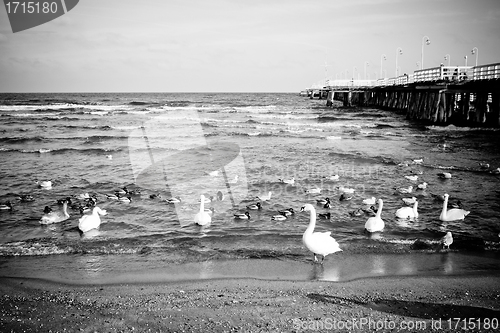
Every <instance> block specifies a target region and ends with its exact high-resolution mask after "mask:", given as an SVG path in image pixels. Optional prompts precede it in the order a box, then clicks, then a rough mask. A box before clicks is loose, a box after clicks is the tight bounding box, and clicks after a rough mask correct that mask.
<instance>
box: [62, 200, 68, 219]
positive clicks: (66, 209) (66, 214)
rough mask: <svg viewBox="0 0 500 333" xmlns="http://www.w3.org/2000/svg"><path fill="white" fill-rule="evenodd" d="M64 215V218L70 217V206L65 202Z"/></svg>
mask: <svg viewBox="0 0 500 333" xmlns="http://www.w3.org/2000/svg"><path fill="white" fill-rule="evenodd" d="M63 214H64V216H66V217H68V216H69V214H68V204H67V203H66V202H65V203H63Z"/></svg>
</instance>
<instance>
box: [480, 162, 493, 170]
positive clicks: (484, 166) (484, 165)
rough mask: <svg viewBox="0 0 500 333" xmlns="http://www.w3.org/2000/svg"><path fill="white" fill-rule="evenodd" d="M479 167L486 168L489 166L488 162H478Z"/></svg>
mask: <svg viewBox="0 0 500 333" xmlns="http://www.w3.org/2000/svg"><path fill="white" fill-rule="evenodd" d="M479 167H480V168H481V169H482V170H487V169H489V168H490V164H489V163H482V162H479Z"/></svg>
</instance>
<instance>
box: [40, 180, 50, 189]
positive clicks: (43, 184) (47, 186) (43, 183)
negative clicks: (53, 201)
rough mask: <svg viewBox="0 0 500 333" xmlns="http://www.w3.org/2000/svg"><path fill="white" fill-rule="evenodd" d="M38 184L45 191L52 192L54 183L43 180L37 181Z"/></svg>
mask: <svg viewBox="0 0 500 333" xmlns="http://www.w3.org/2000/svg"><path fill="white" fill-rule="evenodd" d="M36 183H37V184H38V186H40V187H41V188H43V189H45V190H50V189H51V188H52V181H50V180H43V181H41V182H39V181H37V182H36Z"/></svg>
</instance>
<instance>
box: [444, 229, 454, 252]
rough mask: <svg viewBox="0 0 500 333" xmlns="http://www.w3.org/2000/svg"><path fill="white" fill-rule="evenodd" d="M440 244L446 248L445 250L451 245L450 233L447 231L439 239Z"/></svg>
mask: <svg viewBox="0 0 500 333" xmlns="http://www.w3.org/2000/svg"><path fill="white" fill-rule="evenodd" d="M441 243H442V244H443V247H446V248H447V249H449V248H450V245H451V244H452V243H453V236H452V235H451V232H449V231H448V232H447V233H446V235H444V237H443V238H441Z"/></svg>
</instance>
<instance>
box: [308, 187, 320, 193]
mask: <svg viewBox="0 0 500 333" xmlns="http://www.w3.org/2000/svg"><path fill="white" fill-rule="evenodd" d="M306 193H307V194H320V193H321V189H320V188H319V187H317V188H310V189H308V190H306Z"/></svg>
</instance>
